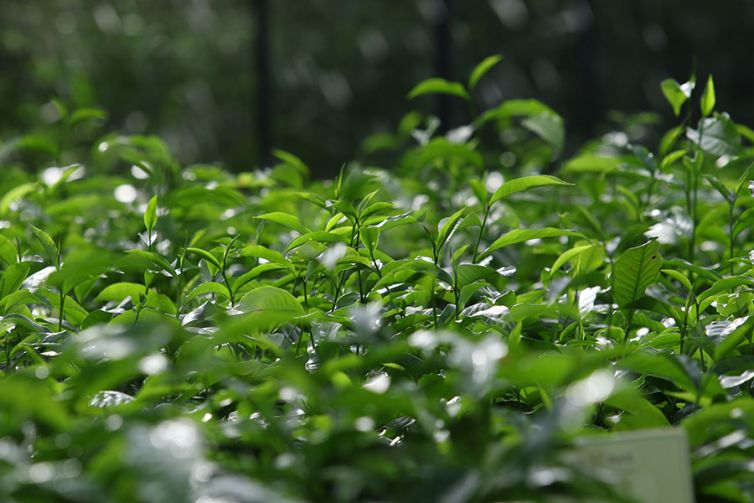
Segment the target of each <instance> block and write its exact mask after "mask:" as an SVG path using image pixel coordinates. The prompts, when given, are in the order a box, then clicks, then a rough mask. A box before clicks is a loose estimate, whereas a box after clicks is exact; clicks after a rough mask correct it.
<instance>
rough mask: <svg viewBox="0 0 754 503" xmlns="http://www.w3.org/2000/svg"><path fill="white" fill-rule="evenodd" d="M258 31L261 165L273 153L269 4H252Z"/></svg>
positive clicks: (256, 65) (257, 111) (254, 41)
mask: <svg viewBox="0 0 754 503" xmlns="http://www.w3.org/2000/svg"><path fill="white" fill-rule="evenodd" d="M249 1H250V2H251V11H252V17H253V21H252V22H253V23H254V27H255V28H256V29H255V33H254V37H253V38H252V45H253V47H252V49H253V51H252V53H253V58H254V72H255V73H256V81H257V92H256V96H255V100H254V101H255V103H254V109H255V110H254V119H255V122H256V127H257V149H258V150H257V151H258V153H259V154H258V157H257V159H258V162H259V163H260V164H265V163H268V162H269V161H270V154H271V151H272V113H271V109H272V85H271V82H272V75H271V67H270V35H269V3H268V0H249Z"/></svg>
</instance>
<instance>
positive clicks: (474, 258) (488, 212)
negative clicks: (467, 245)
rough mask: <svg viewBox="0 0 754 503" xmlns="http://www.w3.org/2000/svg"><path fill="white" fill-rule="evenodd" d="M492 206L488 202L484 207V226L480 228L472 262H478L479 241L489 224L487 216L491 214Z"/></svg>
mask: <svg viewBox="0 0 754 503" xmlns="http://www.w3.org/2000/svg"><path fill="white" fill-rule="evenodd" d="M491 207H492V206H491V205H490V204H489V203H487V204H486V205H485V207H484V218H482V226H481V227H480V228H479V235H477V237H476V242H475V243H474V251H473V253H472V255H471V262H472V263H473V264H476V258H477V253H478V252H479V243H480V242H481V241H482V234H484V227H485V226H486V225H487V218H488V217H489V215H490V208H491Z"/></svg>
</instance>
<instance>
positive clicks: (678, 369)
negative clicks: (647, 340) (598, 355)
mask: <svg viewBox="0 0 754 503" xmlns="http://www.w3.org/2000/svg"><path fill="white" fill-rule="evenodd" d="M618 366H619V367H621V368H624V369H627V370H631V371H634V372H637V373H640V374H646V375H651V376H655V377H659V378H662V379H666V380H668V381H670V382H672V383H673V384H675V385H676V386H678V387H679V388H681V389H683V390H685V391H689V392H695V391H696V390H697V386H696V384H695V383H694V380H693V379H692V378H691V376H689V374H688V372H687V371H686V369H685V367H684V366H683V365H682V364H681V362H680V361H678V359H677V358H675V357H674V356H672V355H669V354H666V353H653V352H649V351H638V352H636V353H633V354H630V355H628V356H627V357H625V358H623V359H622V360H620V361H619V362H618Z"/></svg>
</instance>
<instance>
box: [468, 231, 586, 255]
mask: <svg viewBox="0 0 754 503" xmlns="http://www.w3.org/2000/svg"><path fill="white" fill-rule="evenodd" d="M560 236H571V237H580V238H584V239H585V238H586V237H585V236H584V235H583V234H579V233H578V232H574V231H569V230H564V229H558V228H555V227H544V228H542V229H514V230H512V231H510V232H508V233H507V234H504V235H503V236H501V237H499V238H498V239H496V240H495V241H494V242H493V243H492V244H491V245H490V246H489V247H488V248H487V249H486V250H484V252H483V253H481V254H480V256H479V258H480V259H482V258H484V257H486V256H487V255H490V254H491V253H492V252H494V251H497V250H499V249H501V248H505V247H506V246H510V245H513V244H517V243H523V242H524V241H529V240H530V239H543V238H556V237H560Z"/></svg>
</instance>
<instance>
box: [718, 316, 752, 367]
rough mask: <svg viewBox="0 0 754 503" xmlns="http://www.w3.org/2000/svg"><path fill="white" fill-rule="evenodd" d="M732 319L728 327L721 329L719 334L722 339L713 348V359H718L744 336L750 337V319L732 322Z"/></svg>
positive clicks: (735, 345)
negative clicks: (721, 331)
mask: <svg viewBox="0 0 754 503" xmlns="http://www.w3.org/2000/svg"><path fill="white" fill-rule="evenodd" d="M734 321H736V320H733V321H732V322H728V323H730V324H731V325H730V328H726V329H724V330H723V333H722V334H721V336H722V340H721V341H720V342H719V343H718V345H717V347H716V348H715V361H720V360H721V359H722V358H724V357H725V356H726V355H727V354H728V353H730V352H731V351H733V350H734V349H735V348H736V347H737V346H738V345H739V344H740V343H741V341H743V340H744V339H745V338H746V337H751V332H752V327H753V325H754V324H753V323H752V320H751V319H747V320H746V321H745V322H744V323H741V324H733V322H734Z"/></svg>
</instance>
